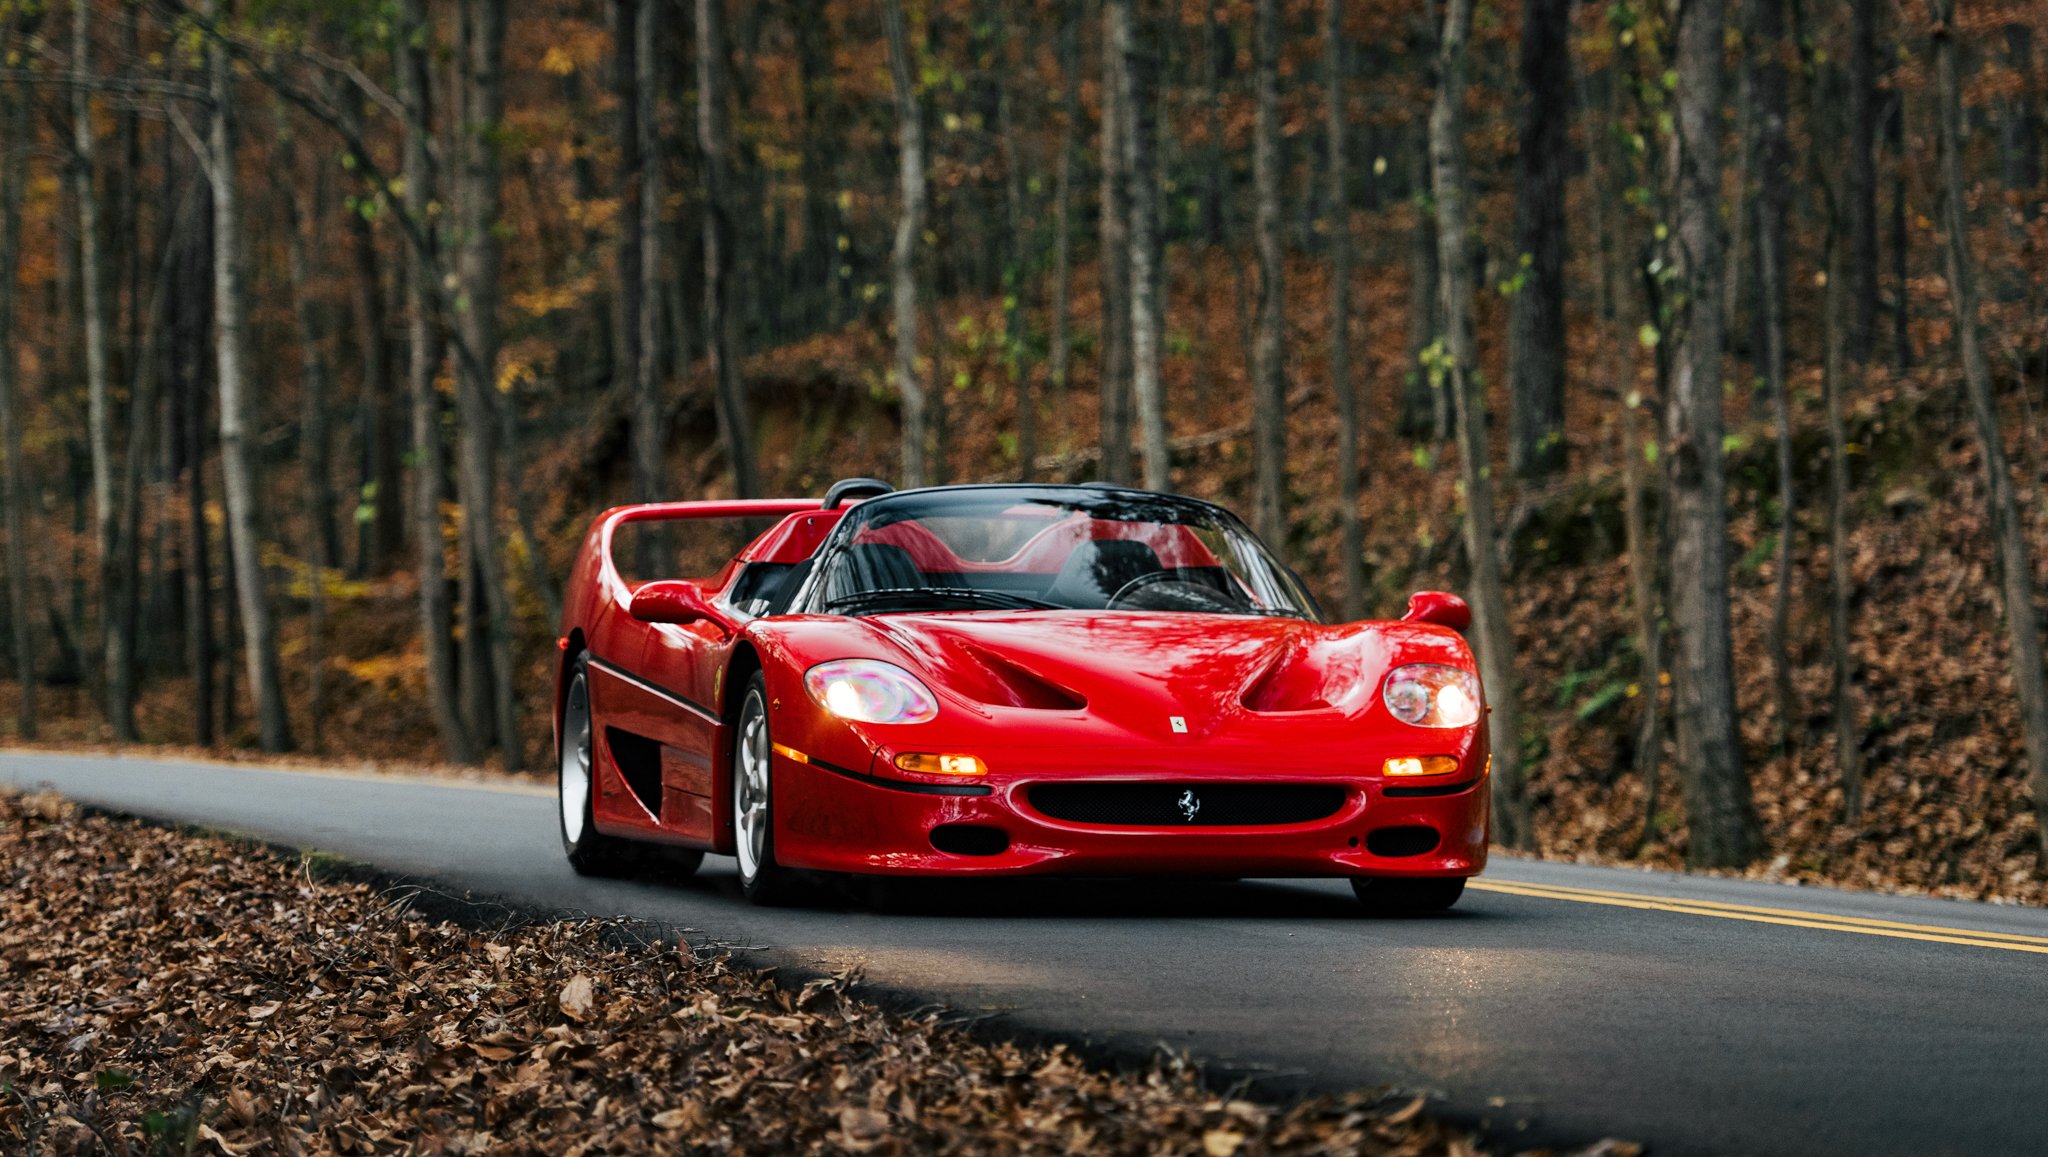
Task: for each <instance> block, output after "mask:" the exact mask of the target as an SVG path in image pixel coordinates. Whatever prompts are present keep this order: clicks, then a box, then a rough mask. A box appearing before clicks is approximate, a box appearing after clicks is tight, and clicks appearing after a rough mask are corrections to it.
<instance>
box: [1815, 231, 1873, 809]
mask: <svg viewBox="0 0 2048 1157" xmlns="http://www.w3.org/2000/svg"><path fill="white" fill-rule="evenodd" d="M1827 248H1828V256H1827V279H1828V283H1827V286H1826V287H1825V289H1824V291H1823V294H1824V297H1825V305H1824V306H1823V311H1824V315H1825V323H1824V327H1823V328H1824V329H1825V332H1826V337H1825V342H1826V353H1825V363H1824V365H1823V367H1822V374H1821V389H1822V390H1823V391H1824V392H1825V394H1826V397H1825V399H1824V401H1825V403H1826V406H1827V415H1828V418H1827V421H1828V595H1829V599H1828V645H1829V650H1830V651H1831V652H1832V653H1833V656H1832V657H1833V659H1834V662H1833V664H1832V665H1833V668H1834V686H1833V692H1834V696H1833V697H1834V713H1835V766H1836V768H1837V770H1838V771H1839V772H1840V774H1841V776H1842V822H1843V823H1844V824H1846V825H1848V826H1850V827H1852V828H1853V827H1855V826H1856V825H1857V824H1858V823H1859V822H1861V821H1862V819H1863V744H1862V738H1861V736H1860V735H1859V734H1858V732H1857V722H1856V657H1855V655H1854V654H1852V653H1851V652H1850V650H1849V526H1848V524H1849V446H1848V438H1847V437H1846V435H1845V434H1844V433H1843V430H1842V344H1843V333H1842V329H1843V324H1842V323H1843V317H1842V312H1843V311H1842V304H1843V296H1844V291H1845V287H1844V286H1843V284H1842V240H1841V228H1840V224H1839V222H1838V221H1836V220H1834V219H1833V217H1832V215H1831V218H1830V220H1829V222H1828V241H1827Z"/></svg>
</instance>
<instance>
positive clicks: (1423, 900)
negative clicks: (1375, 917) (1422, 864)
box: [1351, 876, 1465, 916]
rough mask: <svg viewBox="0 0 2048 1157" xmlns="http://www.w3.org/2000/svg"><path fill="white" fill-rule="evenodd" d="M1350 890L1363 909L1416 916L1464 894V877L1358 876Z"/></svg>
mask: <svg viewBox="0 0 2048 1157" xmlns="http://www.w3.org/2000/svg"><path fill="white" fill-rule="evenodd" d="M1351 890H1352V891H1353V892H1355V893H1356V894H1357V895H1358V902H1359V903H1361V904H1363V905H1365V908H1366V911H1368V912H1374V913H1377V914H1380V915H1386V916H1417V915H1421V914H1423V913H1427V912H1445V911H1449V910H1450V908H1451V906H1452V905H1454V904H1456V903H1457V902H1458V897H1460V896H1463V895H1464V894H1465V880H1464V877H1462V876H1459V877H1452V878H1449V879H1445V878H1442V877H1436V878H1423V879H1417V878H1402V877H1390V876H1360V877H1358V878H1356V879H1354V880H1352V881H1351Z"/></svg>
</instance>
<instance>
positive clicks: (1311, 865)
mask: <svg viewBox="0 0 2048 1157" xmlns="http://www.w3.org/2000/svg"><path fill="white" fill-rule="evenodd" d="M1480 766H1481V767H1483V766H1484V765H1483V763H1481V764H1480ZM774 775H775V813H776V831H775V841H776V858H777V859H778V860H780V861H781V862H782V863H784V864H785V865H787V866H789V867H793V868H806V869H811V870H815V871H827V872H847V873H856V874H869V875H901V876H1003V875H1067V876H1157V875H1173V876H1228V877H1244V876H1261V877H1318V876H1320V877H1351V876H1471V875H1476V874H1477V873H1478V872H1479V871H1480V870H1482V869H1483V868H1485V866H1486V850H1487V839H1488V816H1489V813H1488V786H1489V785H1488V782H1487V779H1486V778H1485V776H1484V775H1483V774H1481V775H1479V776H1476V777H1470V778H1464V777H1452V779H1453V780H1454V781H1456V782H1452V783H1436V784H1426V785H1425V784H1413V783H1404V782H1401V781H1389V780H1387V779H1385V778H1382V777H1328V776H1314V777H1300V778H1287V779H1281V778H1278V777H1261V779H1260V780H1251V779H1247V777H1246V776H1244V775H1243V774H1235V775H1232V774H1228V773H1223V772H1189V771H1186V770H1175V771H1166V770H1159V771H1135V772H1133V771H1121V770H1120V771H1118V772H1117V773H1115V774H1110V773H1106V772H1102V771H1099V770H1093V771H1081V770H1076V769H1066V768H1063V769H1060V770H1059V771H1058V773H1057V774H1036V775H1034V774H1031V773H1025V772H1018V773H1014V774H1009V775H1005V776H1002V777H997V776H995V775H990V776H988V777H985V778H983V779H979V780H976V781H974V783H975V784H977V785H979V786H985V787H986V788H988V791H987V793H986V794H974V795H965V794H934V793H933V792H932V790H931V787H929V786H927V785H906V784H902V783H899V782H895V781H891V780H883V779H877V778H872V777H869V776H867V775H864V774H859V773H852V772H848V771H845V770H840V769H833V768H829V767H824V766H819V765H818V764H816V763H801V762H798V761H796V760H793V759H790V758H788V757H786V756H783V755H780V754H778V755H777V757H776V762H775V770H774ZM1266 779H1270V781H1271V782H1274V783H1280V782H1286V783H1305V782H1307V783H1317V784H1330V785H1335V786H1340V787H1342V788H1343V790H1344V799H1343V803H1342V804H1341V806H1339V807H1338V808H1337V810H1336V812H1335V813H1334V814H1331V815H1328V816H1326V817H1324V818H1321V819H1316V820H1311V821H1308V822H1305V823H1290V824H1261V825H1257V826H1234V827H1233V826H1207V825H1203V826H1197V825H1194V824H1187V825H1167V824H1162V825H1157V826H1129V825H1107V824H1089V823H1075V822H1069V821H1064V820H1059V819H1055V818H1053V817H1051V816H1049V815H1046V814H1045V813H1044V812H1042V811H1040V810H1039V809H1038V808H1036V807H1034V806H1033V804H1032V802H1031V796H1030V789H1031V787H1032V786H1033V785H1035V784H1042V783H1047V784H1049V783H1060V784H1074V783H1081V782H1091V781H1094V782H1117V783H1132V782H1156V783H1168V782H1171V783H1174V784H1176V785H1179V784H1194V785H1196V786H1197V787H1198V788H1199V786H1200V785H1201V784H1203V783H1212V784H1219V785H1220V784H1245V783H1250V782H1260V781H1262V780H1266ZM1418 788H1420V789H1422V790H1427V791H1429V792H1432V793H1434V794H1427V795H1417V794H1412V793H1414V792H1415V791H1417V790H1418ZM1390 789H1392V791H1393V794H1389V790H1390ZM961 825H964V826H965V827H967V828H969V829H975V830H977V831H978V832H981V833H987V832H990V831H993V832H1000V833H1001V836H1002V840H1001V844H1002V846H1001V848H1000V850H994V851H991V850H988V847H986V846H984V847H979V848H978V849H977V850H976V851H975V852H973V853H963V852H960V851H951V852H948V851H941V850H940V848H939V847H938V846H935V844H934V842H933V839H934V837H933V831H934V829H940V828H949V829H953V830H955V831H957V830H958V826H961ZM1396 828H1400V829H1410V831H1409V832H1408V833H1407V834H1408V835H1410V836H1412V835H1413V834H1414V832H1413V829H1427V830H1428V831H1429V832H1433V833H1434V834H1435V837H1436V840H1435V844H1434V846H1433V847H1431V848H1429V849H1428V850H1426V851H1422V852H1419V853H1415V854H1381V852H1376V851H1375V850H1373V847H1374V845H1378V846H1379V847H1380V848H1381V849H1382V851H1388V850H1393V851H1404V850H1406V849H1405V848H1402V847H1390V845H1394V844H1397V843H1399V841H1394V840H1390V839H1388V838H1387V837H1386V836H1384V835H1383V836H1382V837H1381V838H1379V839H1375V838H1374V834H1375V833H1384V832H1386V831H1387V830H1388V829H1396ZM940 838H941V841H942V842H946V843H951V844H958V843H960V842H961V841H949V840H946V839H945V837H944V835H942V836H941V837H940ZM980 842H981V843H982V844H984V845H990V846H992V845H993V844H994V843H995V842H996V841H995V840H994V839H993V838H990V837H987V836H986V835H984V837H983V839H982V840H981V841H980ZM1408 842H1410V843H1413V842H1415V841H1413V840H1410V841H1408Z"/></svg>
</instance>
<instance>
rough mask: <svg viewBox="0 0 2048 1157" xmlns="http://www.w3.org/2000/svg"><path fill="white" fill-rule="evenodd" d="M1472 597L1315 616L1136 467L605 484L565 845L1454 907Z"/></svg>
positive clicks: (1235, 534) (569, 731) (1473, 797)
mask: <svg viewBox="0 0 2048 1157" xmlns="http://www.w3.org/2000/svg"><path fill="white" fill-rule="evenodd" d="M654 523H660V524H667V525H666V526H665V527H650V526H647V525H645V524H654ZM771 523H772V524H771ZM762 526H765V529H759V530H758V533H755V534H753V537H752V538H751V539H750V540H749V541H748V542H747V545H746V546H745V547H744V548H742V549H740V550H739V552H738V553H737V554H735V555H733V556H732V557H731V559H730V561H728V562H726V563H725V564H724V566H723V567H722V568H721V569H719V570H718V572H717V573H716V574H715V575H712V576H711V577H709V578H703V579H698V580H682V579H651V580H635V579H629V578H627V577H626V575H625V574H624V573H623V572H622V570H621V563H620V557H619V556H620V551H621V550H622V543H623V542H624V540H625V539H626V538H628V537H630V536H632V535H634V534H646V533H647V532H649V531H650V530H652V531H654V532H655V533H656V534H657V535H665V536H666V538H667V544H668V545H673V542H674V540H675V539H678V538H682V539H688V540H693V541H696V542H698V543H700V544H701V543H703V542H707V541H709V542H715V541H717V535H719V534H721V533H723V534H732V533H733V531H734V530H735V528H736V527H738V528H744V530H745V531H749V532H750V531H754V530H756V529H757V528H759V527H762ZM733 540H734V541H737V536H735V538H734V539H733ZM651 541H663V540H662V539H661V538H655V539H653V540H651ZM664 549H666V547H664ZM641 553H642V554H646V553H649V552H645V551H643V552H641ZM1469 619H1470V614H1469V612H1468V611H1467V610H1466V608H1465V604H1464V603H1463V602H1461V601H1460V600H1459V599H1457V598H1456V597H1455V596H1452V595H1447V594H1442V593H1439V592H1424V593H1422V594H1418V595H1416V596H1415V597H1414V598H1412V599H1410V600H1409V610H1408V614H1407V617H1406V618H1405V619H1404V620H1403V621H1400V622H1363V623H1328V622H1325V621H1323V617H1322V614H1321V612H1320V611H1319V609H1318V608H1317V606H1316V604H1315V601H1314V600H1313V599H1312V598H1311V597H1310V596H1309V594H1308V592H1307V591H1306V590H1304V589H1303V587H1302V585H1301V583H1300V582H1299V581H1298V580H1297V579H1296V578H1295V577H1294V575H1293V574H1292V573H1291V572H1290V571H1289V570H1288V569H1287V568H1286V567H1284V566H1282V565H1281V564H1280V563H1279V562H1277V561H1276V560H1275V559H1274V558H1273V556H1272V555H1271V554H1270V553H1269V552H1268V551H1267V550H1266V549H1265V547H1264V546H1262V545H1261V544H1260V543H1259V541H1258V539H1257V538H1255V537H1254V536H1253V535H1252V533H1251V532H1250V531H1249V530H1247V529H1246V528H1245V526H1244V524H1243V523H1241V522H1239V521H1238V519H1236V518H1235V517H1233V516H1232V515H1231V514H1230V513H1229V512H1227V511H1225V510H1222V509H1220V508H1218V507H1216V506H1213V505H1211V504H1209V503H1206V502H1199V501H1196V500H1194V499H1190V498H1181V497H1175V496H1170V495H1165V494H1155V493H1151V492H1148V491H1141V490H1129V489H1121V488H1113V487H1105V486H1099V485H1088V486H1031V485H1005V486H950V487H935V488H930V489H922V490H911V491H903V492H893V491H891V490H890V488H889V487H888V486H887V484H885V483H880V482H875V481H872V480H867V479H855V480H850V481H848V482H842V483H840V484H839V485H837V486H835V487H833V488H832V491H831V492H830V493H829V494H828V495H827V496H826V497H825V498H824V500H823V501H805V500H774V501H746V502H678V503H662V504H656V505H646V506H627V507H620V508H618V509H614V510H610V511H607V512H605V513H604V514H602V515H600V516H599V517H598V519H597V520H596V522H595V523H594V524H593V525H592V527H591V529H590V532H589V534H588V536H587V537H586V538H585V540H584V542H583V546H582V548H581V551H580V553H579V555H578V557H577V561H576V568H575V572H574V574H573V575H572V576H571V578H570V582H569V590H568V597H567V600H566V605H565V609H564V612H563V623H562V634H561V640H560V644H561V648H562V662H561V667H560V674H559V678H558V680H557V687H556V694H555V723H556V727H555V734H556V740H557V749H558V752H559V757H560V773H561V774H560V784H561V788H560V799H561V830H562V843H563V845H564V848H565V849H566V851H567V853H568V857H569V861H570V863H571V864H573V865H574V866H575V867H576V869H577V870H578V871H580V872H586V873H603V872H611V871H617V870H620V869H622V868H624V867H626V866H628V865H630V864H633V863H637V862H639V861H640V860H641V858H642V857H643V856H644V855H645V853H646V852H648V851H649V850H652V849H655V848H664V849H665V850H666V851H667V853H668V857H669V859H670V861H671V862H672V863H673V864H676V865H680V866H681V867H682V868H683V869H684V870H694V868H695V867H696V865H697V864H698V863H699V862H701V860H702V857H703V854H704V853H705V852H717V853H721V854H727V855H732V856H734V857H736V858H737V859H738V861H739V875H740V881H741V884H742V887H743V889H744V891H745V893H746V895H747V896H748V897H749V898H750V899H752V900H755V901H757V902H761V903H774V902H778V901H782V900H786V899H787V898H789V897H790V896H791V895H792V894H793V892H794V891H795V890H796V878H797V873H802V872H813V873H818V872H822V873H835V874H849V875H858V876H883V877H887V876H982V875H1001V874H1014V875H1025V874H1049V873H1058V874H1064V875H1083V876H1128V875H1158V874H1167V875H1186V876H1201V877H1242V876H1261V877H1273V876H1292V877H1315V876H1321V877H1343V878H1348V879H1350V880H1351V881H1352V884H1353V887H1354V888H1355V889H1356V890H1357V892H1358V896H1359V898H1360V899H1361V900H1362V901H1364V902H1366V903H1367V904H1369V905H1373V906H1378V907H1386V908H1393V909H1408V910H1429V909H1441V908H1447V907H1449V906H1450V905H1451V904H1453V903H1455V902H1456V901H1457V899H1458V896H1459V894H1460V893H1461V892H1462V891H1463V889H1464V884H1465V879H1466V878H1467V877H1469V876H1472V875H1474V874H1476V873H1477V872H1479V871H1480V869H1482V868H1483V867H1484V866H1485V864H1486V850H1487V836H1488V807H1487V801H1488V783H1487V774H1488V770H1489V759H1488V755H1487V751H1488V747H1487V723H1486V716H1487V710H1486V707H1485V702H1484V694H1483V691H1482V689H1481V687H1480V683H1479V678H1478V675H1477V668H1476V667H1475V665H1474V663H1473V658H1472V653H1471V651H1470V650H1469V649H1468V648H1467V647H1466V645H1465V641H1464V639H1463V638H1462V637H1460V635H1459V631H1460V630H1461V629H1463V628H1464V627H1465V626H1466V625H1468V623H1469Z"/></svg>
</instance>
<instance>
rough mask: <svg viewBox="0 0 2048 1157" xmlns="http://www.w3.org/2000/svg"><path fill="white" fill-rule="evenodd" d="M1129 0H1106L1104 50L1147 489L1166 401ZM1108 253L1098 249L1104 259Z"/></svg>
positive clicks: (1154, 236)
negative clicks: (1110, 70) (1126, 192)
mask: <svg viewBox="0 0 2048 1157" xmlns="http://www.w3.org/2000/svg"><path fill="white" fill-rule="evenodd" d="M1136 9H1137V4H1136V2H1135V0H1111V2H1110V5H1109V16H1110V19H1109V24H1110V40H1109V49H1108V50H1109V51H1110V52H1111V54H1112V55H1113V56H1114V57H1115V65H1116V78H1117V95H1118V100H1117V111H1118V113H1119V114H1120V116H1121V120H1122V124H1121V125H1120V128H1121V129H1122V131H1121V133H1120V134H1119V135H1120V136H1121V138H1122V142H1123V150H1124V168H1125V171H1126V174H1127V176H1128V178H1129V181H1130V210H1131V220H1130V225H1131V227H1130V254H1129V257H1130V265H1131V275H1130V276H1131V392H1132V394H1133V395H1134V396H1135V398H1136V401H1137V408H1138V431H1139V438H1140V441H1141V443H1142V445H1143V447H1144V463H1145V473H1144V482H1145V487H1146V489H1148V490H1169V489H1171V488H1172V486H1173V482H1172V473H1173V471H1172V465H1173V463H1172V461H1171V459H1170V458H1169V456H1168V451H1167V447H1166V403H1165V399H1164V397H1163V396H1162V395H1161V388H1160V382H1159V312H1158V308H1157V303H1158V294H1159V278H1160V274H1159V257H1160V250H1159V210H1158V202H1159V197H1158V192H1159V188H1158V186H1159V180H1158V174H1157V173H1156V171H1155V168H1154V165H1153V159H1152V134H1153V124H1152V108H1151V103H1150V102H1151V94H1150V92H1149V91H1148V83H1149V81H1150V78H1151V77H1150V73H1151V70H1150V68H1149V65H1148V62H1147V60H1146V53H1145V51H1144V49H1143V48H1142V47H1141V45H1140V41H1141V37H1140V36H1139V32H1138V28H1137V23H1138V14H1137V11H1136ZM1111 259H1113V258H1112V255H1110V254H1104V260H1111Z"/></svg>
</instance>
